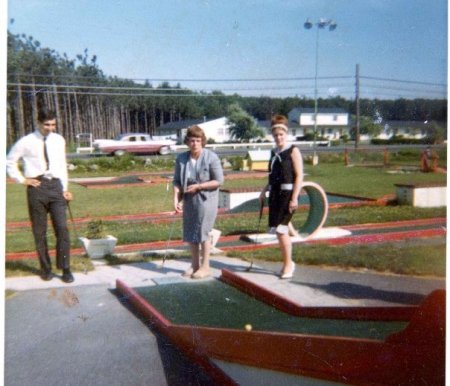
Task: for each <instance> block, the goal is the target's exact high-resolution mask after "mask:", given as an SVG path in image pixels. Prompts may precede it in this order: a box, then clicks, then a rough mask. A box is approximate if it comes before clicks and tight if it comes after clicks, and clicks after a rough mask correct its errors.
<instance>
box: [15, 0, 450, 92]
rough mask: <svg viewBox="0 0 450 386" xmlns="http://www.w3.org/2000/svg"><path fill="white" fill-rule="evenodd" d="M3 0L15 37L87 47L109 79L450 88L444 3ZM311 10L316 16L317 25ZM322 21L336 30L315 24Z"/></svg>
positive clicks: (338, 88)
mask: <svg viewBox="0 0 450 386" xmlns="http://www.w3.org/2000/svg"><path fill="white" fill-rule="evenodd" d="M7 6H8V21H7V29H9V31H11V32H12V33H19V34H22V33H25V34H26V35H31V36H33V38H34V39H36V40H38V41H39V42H40V43H41V45H42V46H43V47H49V48H52V49H55V50H56V51H57V52H58V53H60V54H63V53H66V54H67V55H68V56H69V58H75V57H76V55H77V54H82V53H83V52H84V50H85V49H87V50H88V54H89V55H96V56H97V64H98V66H99V68H100V69H101V70H103V72H104V73H105V75H107V76H117V77H119V78H127V79H135V80H136V81H138V80H142V79H149V80H150V83H151V84H152V85H154V86H157V85H158V84H160V83H161V80H167V81H169V82H170V84H173V85H175V84H177V83H180V85H181V86H182V87H189V88H191V89H194V90H203V91H211V90H222V91H223V92H225V93H233V92H237V93H239V94H241V95H270V96H279V97H287V96H294V95H299V96H307V97H313V96H314V89H315V85H314V79H317V90H318V94H319V96H322V97H326V96H335V95H341V96H344V97H346V98H353V97H354V95H355V72H356V65H357V64H358V65H359V73H360V76H361V78H360V95H361V97H367V98H374V97H379V98H396V97H401V96H405V97H415V96H425V97H430V98H440V97H445V96H446V95H447V94H446V93H447V91H446V84H447V0H432V1H430V0H364V1H361V0H164V1H161V0H77V1H64V0H9V1H8V5H7ZM307 18H310V20H311V21H312V22H313V23H314V26H313V28H311V29H309V30H308V29H305V28H304V22H305V21H306V19H307ZM320 18H326V19H332V20H334V21H335V22H336V23H337V28H336V29H335V30H333V31H330V30H328V29H318V28H317V22H318V21H319V19H320ZM11 19H14V22H13V23H11V22H10V20H11ZM317 43H318V45H317V46H316V44H317ZM316 65H317V67H316ZM316 69H317V73H316ZM269 79H272V80H269ZM282 79H287V80H282Z"/></svg>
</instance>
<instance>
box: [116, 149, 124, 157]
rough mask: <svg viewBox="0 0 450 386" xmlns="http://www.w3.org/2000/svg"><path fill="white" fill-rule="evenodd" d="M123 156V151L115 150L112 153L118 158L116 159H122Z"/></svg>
mask: <svg viewBox="0 0 450 386" xmlns="http://www.w3.org/2000/svg"><path fill="white" fill-rule="evenodd" d="M124 154H125V150H116V151H115V152H114V155H116V156H118V157H122V156H123V155H124Z"/></svg>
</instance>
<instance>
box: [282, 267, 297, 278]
mask: <svg viewBox="0 0 450 386" xmlns="http://www.w3.org/2000/svg"><path fill="white" fill-rule="evenodd" d="M294 272H295V263H292V268H291V269H290V270H289V271H286V272H285V273H281V274H280V279H292V277H293V276H294Z"/></svg>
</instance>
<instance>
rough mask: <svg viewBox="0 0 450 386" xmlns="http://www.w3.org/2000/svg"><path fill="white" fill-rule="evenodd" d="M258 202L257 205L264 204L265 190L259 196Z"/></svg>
mask: <svg viewBox="0 0 450 386" xmlns="http://www.w3.org/2000/svg"><path fill="white" fill-rule="evenodd" d="M258 200H259V203H260V204H264V202H265V200H266V191H265V190H263V191H262V192H261V194H260V195H259V197H258Z"/></svg>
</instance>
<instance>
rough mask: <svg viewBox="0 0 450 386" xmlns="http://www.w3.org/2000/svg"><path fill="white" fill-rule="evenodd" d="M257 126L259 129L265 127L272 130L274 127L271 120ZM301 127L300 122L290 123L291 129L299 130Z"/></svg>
mask: <svg viewBox="0 0 450 386" xmlns="http://www.w3.org/2000/svg"><path fill="white" fill-rule="evenodd" d="M256 124H257V125H258V127H263V128H265V129H270V128H271V127H272V121H271V120H270V119H269V120H264V121H258V122H256ZM299 127H300V125H299V124H298V122H295V121H291V122H289V128H290V129H298V128H299Z"/></svg>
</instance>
